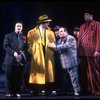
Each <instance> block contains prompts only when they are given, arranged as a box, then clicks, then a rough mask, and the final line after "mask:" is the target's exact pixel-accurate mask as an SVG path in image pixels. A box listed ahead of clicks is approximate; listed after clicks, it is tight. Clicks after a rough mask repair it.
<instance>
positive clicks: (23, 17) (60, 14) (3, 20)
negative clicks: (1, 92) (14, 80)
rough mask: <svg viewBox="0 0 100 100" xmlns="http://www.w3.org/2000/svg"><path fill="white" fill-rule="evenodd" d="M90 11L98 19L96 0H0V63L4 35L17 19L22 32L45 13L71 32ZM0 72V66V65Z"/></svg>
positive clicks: (99, 14)
mask: <svg viewBox="0 0 100 100" xmlns="http://www.w3.org/2000/svg"><path fill="white" fill-rule="evenodd" d="M87 11H91V12H92V13H93V14H94V19H96V20H98V21H100V2H99V0H98V1H59V2H57V1H49V2H46V1H37V2H36V1H23V2H22V1H20V0H19V1H14V2H12V1H9V2H8V1H0V65H2V62H3V60H4V55H5V52H4V50H3V48H2V46H3V40H4V36H5V34H7V33H10V32H12V31H13V30H14V24H15V22H16V21H17V20H20V21H22V22H23V23H24V30H23V31H24V33H25V34H26V35H27V32H28V30H29V29H32V28H33V27H35V26H36V24H37V21H38V16H40V15H42V14H47V15H48V16H49V17H50V18H51V19H52V20H53V21H52V23H51V27H52V28H53V27H54V26H55V25H60V26H65V27H66V28H67V29H68V31H69V33H70V34H71V33H72V31H73V28H74V27H75V26H80V25H81V24H83V23H84V18H83V14H84V12H87ZM0 72H2V68H1V66H0Z"/></svg>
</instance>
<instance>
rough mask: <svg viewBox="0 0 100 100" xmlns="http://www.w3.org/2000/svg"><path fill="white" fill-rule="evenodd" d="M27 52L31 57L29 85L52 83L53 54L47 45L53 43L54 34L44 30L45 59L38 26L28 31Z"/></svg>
mask: <svg viewBox="0 0 100 100" xmlns="http://www.w3.org/2000/svg"><path fill="white" fill-rule="evenodd" d="M27 39H28V52H29V53H30V54H31V55H32V56H31V66H30V67H31V68H30V77H29V83H36V84H45V82H54V52H53V50H51V49H49V48H48V47H47V44H48V43H49V42H50V43H55V35H54V32H53V31H51V30H50V28H48V29H46V48H45V57H44V55H43V47H42V43H41V36H40V32H39V28H38V26H36V27H35V28H34V29H32V30H29V32H28V35H27Z"/></svg>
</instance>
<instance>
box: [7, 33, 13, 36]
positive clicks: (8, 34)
mask: <svg viewBox="0 0 100 100" xmlns="http://www.w3.org/2000/svg"><path fill="white" fill-rule="evenodd" d="M14 34H15V32H11V33H7V34H6V36H11V35H14Z"/></svg>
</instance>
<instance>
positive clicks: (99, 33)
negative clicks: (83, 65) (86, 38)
mask: <svg viewBox="0 0 100 100" xmlns="http://www.w3.org/2000/svg"><path fill="white" fill-rule="evenodd" d="M96 26H97V28H96V29H97V30H96V33H97V35H96V48H95V51H100V23H99V22H98V23H97V25H96Z"/></svg>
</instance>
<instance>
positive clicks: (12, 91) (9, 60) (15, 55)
mask: <svg viewBox="0 0 100 100" xmlns="http://www.w3.org/2000/svg"><path fill="white" fill-rule="evenodd" d="M22 29H23V24H22V23H21V22H17V23H16V24H15V31H14V32H12V33H9V34H6V35H5V38H4V43H3V48H4V50H5V51H6V55H5V62H4V63H5V75H6V96H8V97H10V96H12V95H14V96H17V97H21V94H20V88H21V81H22V75H23V71H24V65H25V63H26V57H25V49H26V37H25V36H24V35H23V34H22Z"/></svg>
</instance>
